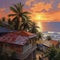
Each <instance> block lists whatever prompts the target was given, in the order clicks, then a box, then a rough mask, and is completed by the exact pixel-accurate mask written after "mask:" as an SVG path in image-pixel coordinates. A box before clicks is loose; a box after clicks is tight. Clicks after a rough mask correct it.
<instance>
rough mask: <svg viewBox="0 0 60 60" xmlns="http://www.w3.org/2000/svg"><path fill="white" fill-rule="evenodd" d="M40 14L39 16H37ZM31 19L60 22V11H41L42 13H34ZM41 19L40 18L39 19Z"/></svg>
mask: <svg viewBox="0 0 60 60" xmlns="http://www.w3.org/2000/svg"><path fill="white" fill-rule="evenodd" d="M36 15H37V16H40V18H39V17H36ZM31 19H32V20H33V21H40V22H60V11H59V10H57V11H52V12H40V13H37V12H35V13H32V14H31ZM38 19H40V20H38Z"/></svg>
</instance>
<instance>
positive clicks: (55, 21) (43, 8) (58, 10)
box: [0, 0, 60, 31]
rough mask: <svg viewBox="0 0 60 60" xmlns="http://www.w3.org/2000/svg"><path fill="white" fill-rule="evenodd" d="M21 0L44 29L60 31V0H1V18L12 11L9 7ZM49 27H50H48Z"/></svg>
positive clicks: (32, 18)
mask: <svg viewBox="0 0 60 60" xmlns="http://www.w3.org/2000/svg"><path fill="white" fill-rule="evenodd" d="M19 2H21V3H22V4H24V10H27V11H29V12H31V14H30V16H31V20H33V21H35V22H37V23H38V24H39V26H40V27H41V30H43V31H49V30H50V31H60V28H59V26H60V0H0V18H1V17H4V16H5V17H7V15H8V14H9V13H11V11H10V9H9V7H10V6H13V4H16V3H19ZM48 27H49V28H48Z"/></svg>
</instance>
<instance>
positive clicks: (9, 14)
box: [8, 14, 17, 17]
mask: <svg viewBox="0 0 60 60" xmlns="http://www.w3.org/2000/svg"><path fill="white" fill-rule="evenodd" d="M16 15H17V14H9V15H8V16H9V17H10V16H16Z"/></svg>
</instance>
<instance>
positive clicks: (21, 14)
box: [9, 3, 29, 30]
mask: <svg viewBox="0 0 60 60" xmlns="http://www.w3.org/2000/svg"><path fill="white" fill-rule="evenodd" d="M23 6H24V5H23V4H21V3H17V4H15V5H13V6H12V7H10V10H11V11H13V12H14V13H13V14H9V16H13V17H14V18H13V21H14V20H18V21H17V23H18V24H17V23H16V26H17V28H16V30H18V29H19V28H20V25H21V21H22V20H23V19H24V20H26V18H27V14H29V13H28V12H25V11H23Z"/></svg>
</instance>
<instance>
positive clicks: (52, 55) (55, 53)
mask: <svg viewBox="0 0 60 60" xmlns="http://www.w3.org/2000/svg"><path fill="white" fill-rule="evenodd" d="M46 56H47V57H48V59H49V60H60V49H59V48H58V49H56V48H55V47H54V46H53V47H51V48H49V50H48V52H47V55H46Z"/></svg>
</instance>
